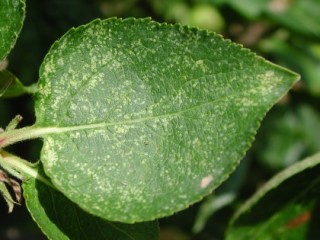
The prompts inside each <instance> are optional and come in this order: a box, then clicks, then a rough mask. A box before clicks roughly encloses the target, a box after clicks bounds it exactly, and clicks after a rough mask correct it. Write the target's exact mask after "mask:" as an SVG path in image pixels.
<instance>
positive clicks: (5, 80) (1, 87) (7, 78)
mask: <svg viewBox="0 0 320 240" xmlns="http://www.w3.org/2000/svg"><path fill="white" fill-rule="evenodd" d="M35 92H36V86H35V85H31V86H29V87H26V86H23V84H22V83H21V82H20V81H19V79H18V78H17V77H16V76H14V75H13V74H12V73H10V72H9V71H7V70H4V71H0V97H7V98H9V97H18V96H21V95H24V94H33V93H35Z"/></svg>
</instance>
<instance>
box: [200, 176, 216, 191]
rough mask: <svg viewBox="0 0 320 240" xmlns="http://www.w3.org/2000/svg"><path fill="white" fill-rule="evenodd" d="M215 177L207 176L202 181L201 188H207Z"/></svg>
mask: <svg viewBox="0 0 320 240" xmlns="http://www.w3.org/2000/svg"><path fill="white" fill-rule="evenodd" d="M212 180H213V177H212V175H209V176H206V177H204V178H202V179H201V183H200V187H201V188H206V187H208V185H209V184H210V183H211V182H212Z"/></svg>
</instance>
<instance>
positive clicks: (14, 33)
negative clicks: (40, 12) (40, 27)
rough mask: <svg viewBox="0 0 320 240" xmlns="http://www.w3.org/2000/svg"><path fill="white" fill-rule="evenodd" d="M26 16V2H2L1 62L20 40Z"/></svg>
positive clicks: (10, 0)
mask: <svg viewBox="0 0 320 240" xmlns="http://www.w3.org/2000/svg"><path fill="white" fill-rule="evenodd" d="M24 14H25V1H24V0H1V1H0V19H1V20H0V62H1V61H2V60H3V59H4V58H5V57H6V56H7V55H8V53H9V52H10V50H11V48H12V47H13V45H14V44H15V42H16V40H17V38H18V35H19V32H20V30H21V27H22V24H23V19H24Z"/></svg>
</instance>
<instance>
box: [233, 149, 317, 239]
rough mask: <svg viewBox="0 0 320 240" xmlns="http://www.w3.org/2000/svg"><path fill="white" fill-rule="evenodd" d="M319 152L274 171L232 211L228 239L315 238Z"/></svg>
mask: <svg viewBox="0 0 320 240" xmlns="http://www.w3.org/2000/svg"><path fill="white" fill-rule="evenodd" d="M319 171H320V154H316V155H314V156H312V157H309V158H307V159H305V160H304V161H302V162H299V163H296V164H295V165H292V166H291V167H289V168H287V169H286V170H284V171H283V172H281V173H279V174H277V175H276V176H275V177H273V178H272V179H271V180H270V181H269V182H267V183H266V184H265V185H264V186H263V187H262V188H261V189H260V190H259V191H258V192H257V193H256V194H255V195H254V196H253V197H251V198H250V199H249V200H248V201H247V202H246V203H245V204H243V205H242V207H241V208H240V209H239V210H238V212H236V214H235V215H234V218H233V220H232V222H231V226H230V228H229V229H228V231H227V239H228V240H233V239H237V240H241V239H270V240H271V239H279V240H280V239H292V240H294V239H297V240H298V239H299V240H300V239H319V237H320V231H319V214H318V213H319V208H320V201H319V200H320V198H319V196H320V178H319Z"/></svg>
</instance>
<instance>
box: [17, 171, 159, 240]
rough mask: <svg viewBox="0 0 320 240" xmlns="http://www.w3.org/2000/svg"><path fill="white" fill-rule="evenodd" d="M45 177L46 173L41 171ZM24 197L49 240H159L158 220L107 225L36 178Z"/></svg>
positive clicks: (30, 183) (26, 188)
mask: <svg viewBox="0 0 320 240" xmlns="http://www.w3.org/2000/svg"><path fill="white" fill-rule="evenodd" d="M39 172H40V173H41V174H43V172H42V170H40V171H39ZM23 190H24V192H23V195H24V197H25V200H26V204H27V207H28V210H29V211H30V213H31V215H32V217H33V219H34V220H35V221H36V222H37V223H38V225H39V227H40V228H41V229H42V231H43V232H44V233H45V234H46V235H47V237H48V238H49V239H57V240H63V239H72V240H77V239H79V240H83V239H104V240H127V239H128V240H155V239H158V235H159V229H158V224H157V222H156V221H154V222H146V223H137V224H124V223H115V222H107V221H105V220H102V219H100V218H98V217H95V216H92V215H90V214H88V213H86V212H84V211H83V210H81V209H80V208H79V207H78V206H77V205H76V204H74V203H72V202H71V201H70V200H68V199H67V198H66V197H65V196H64V195H63V194H61V193H60V192H58V191H56V190H54V189H52V188H51V187H48V186H47V185H45V184H43V183H42V182H40V181H38V180H35V179H34V178H32V179H29V180H27V181H26V182H24V183H23Z"/></svg>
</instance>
